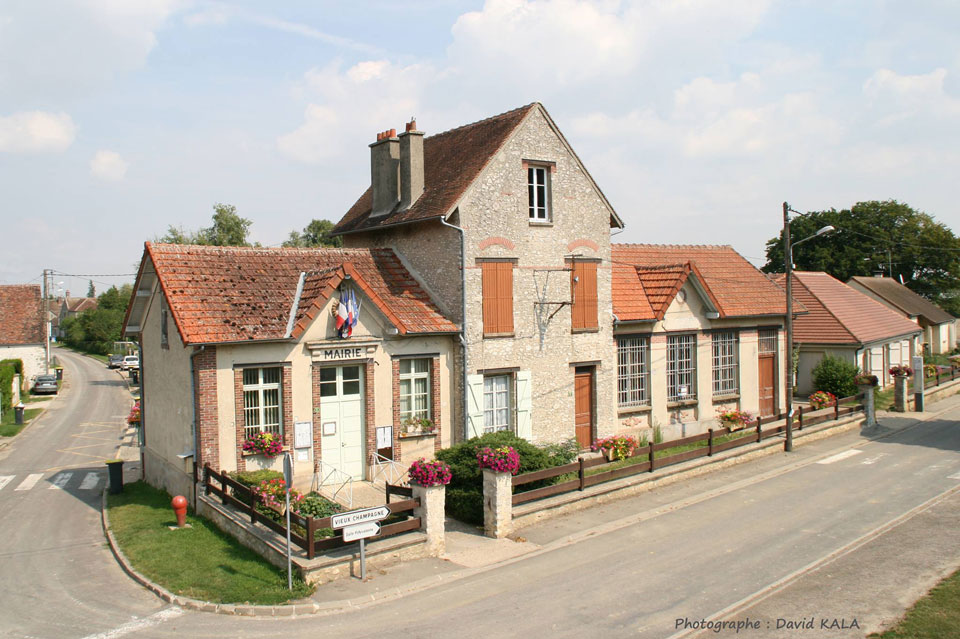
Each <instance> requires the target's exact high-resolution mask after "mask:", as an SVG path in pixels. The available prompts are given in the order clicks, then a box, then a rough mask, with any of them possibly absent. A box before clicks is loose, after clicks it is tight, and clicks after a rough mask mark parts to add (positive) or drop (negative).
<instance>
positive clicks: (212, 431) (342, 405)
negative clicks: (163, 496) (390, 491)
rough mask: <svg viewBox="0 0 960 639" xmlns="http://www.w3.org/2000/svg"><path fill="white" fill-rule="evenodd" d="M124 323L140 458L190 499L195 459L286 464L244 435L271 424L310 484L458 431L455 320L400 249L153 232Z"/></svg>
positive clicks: (417, 451) (229, 466)
mask: <svg viewBox="0 0 960 639" xmlns="http://www.w3.org/2000/svg"><path fill="white" fill-rule="evenodd" d="M354 300H355V304H354V303H352V302H353V301H354ZM341 307H342V309H341ZM341 310H342V311H343V314H344V315H347V311H348V310H349V311H351V313H352V315H353V316H355V317H356V318H357V319H356V322H355V324H354V325H353V326H352V330H351V332H350V334H349V335H347V334H346V332H345V331H343V332H341V331H338V328H337V317H338V313H340V311H341ZM124 333H125V334H126V335H128V336H130V337H132V338H134V339H136V340H137V341H138V342H139V344H140V349H141V371H142V376H143V379H142V398H141V402H142V428H143V436H144V439H143V446H142V449H141V450H142V457H143V464H144V472H145V475H146V478H147V480H148V481H149V482H150V483H152V484H154V485H156V486H161V487H163V488H165V489H167V490H168V491H170V492H174V493H177V492H179V493H181V494H185V495H190V496H191V498H192V495H193V491H192V490H190V487H191V482H192V475H193V472H194V465H195V464H196V466H197V468H202V467H203V465H204V464H210V466H211V467H212V468H214V469H217V470H225V471H238V470H256V469H260V468H271V469H275V470H281V469H282V460H281V458H280V457H277V458H274V459H269V458H267V457H265V456H263V455H251V454H248V453H246V452H244V450H243V443H244V441H245V440H246V439H247V438H249V437H251V436H253V435H255V434H256V433H259V432H264V431H265V432H270V433H273V434H275V435H276V436H278V437H279V438H280V440H281V441H282V443H283V447H284V449H285V450H289V451H290V452H291V453H292V456H293V459H294V469H295V472H294V474H295V484H296V485H298V486H299V487H301V488H309V487H310V486H311V484H312V483H313V479H314V475H315V474H316V473H321V474H322V475H323V476H324V477H328V476H330V475H331V474H332V475H333V476H334V477H336V478H340V479H341V480H343V479H346V478H353V479H358V480H362V479H372V478H373V476H374V475H375V474H376V472H377V469H378V467H379V465H380V464H382V463H388V462H389V461H390V460H394V461H404V462H409V461H412V460H414V459H416V458H418V457H427V458H430V457H432V456H433V453H434V451H435V450H437V449H439V448H440V447H441V446H449V445H450V442H451V432H452V413H451V410H450V406H451V401H450V396H451V392H452V391H451V388H450V379H451V378H452V377H453V376H452V374H451V370H450V369H451V366H452V352H453V347H454V340H453V339H452V337H451V336H452V335H455V333H456V328H455V326H454V325H453V324H452V323H451V322H450V321H449V320H448V319H447V318H445V317H444V316H443V315H442V314H441V313H440V312H439V310H438V309H437V307H436V306H435V305H434V303H433V302H432V301H431V299H430V298H429V296H428V295H427V294H426V292H425V291H424V290H423V288H421V286H420V285H419V284H418V282H417V281H416V280H415V279H413V277H412V276H411V275H410V273H409V272H408V271H407V270H406V268H404V266H403V265H402V263H401V262H400V260H399V259H398V258H397V256H396V255H395V254H394V253H393V251H391V250H389V249H270V248H237V247H213V246H178V245H169V244H151V243H149V242H148V243H146V245H145V249H144V254H143V259H142V261H141V264H140V269H139V273H138V275H137V281H136V285H135V294H134V296H133V298H132V300H131V303H130V306H129V307H128V309H127V315H126V319H125V321H124ZM414 422H416V423H414Z"/></svg>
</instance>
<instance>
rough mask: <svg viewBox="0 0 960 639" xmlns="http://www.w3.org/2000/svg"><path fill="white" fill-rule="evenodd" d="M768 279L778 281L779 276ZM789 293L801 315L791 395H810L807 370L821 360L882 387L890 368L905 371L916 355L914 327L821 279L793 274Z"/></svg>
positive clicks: (823, 276)
mask: <svg viewBox="0 0 960 639" xmlns="http://www.w3.org/2000/svg"><path fill="white" fill-rule="evenodd" d="M773 277H774V279H775V281H777V282H778V283H780V284H782V283H783V281H784V275H783V274H779V275H775V276H773ZM791 288H792V289H793V291H792V292H793V297H794V299H796V300H798V301H799V302H800V303H802V304H803V306H804V307H806V309H807V313H806V314H803V315H799V316H798V317H797V318H796V319H795V320H794V324H793V341H794V344H795V345H796V346H795V348H796V349H797V351H798V352H799V357H798V360H797V382H796V391H797V394H800V395H806V394H809V393H812V392H813V390H814V388H813V369H814V367H815V366H816V365H817V364H818V363H819V362H820V360H822V359H823V357H824V356H825V355H832V356H834V357H838V358H840V359H844V360H846V361H848V362H852V363H854V364H856V365H857V366H859V367H860V370H862V371H864V372H867V373H870V374H872V375H876V376H877V377H878V378H879V380H880V384H881V386H886V385H887V384H889V383H890V381H891V377H890V374H889V369H890V367H891V366H893V365H894V364H905V365H909V364H910V358H911V357H912V356H913V355H916V354H918V353H919V352H920V351H919V349H920V335H921V330H920V327H919V326H917V324H915V323H914V322H911V321H910V320H909V319H907V318H905V317H904V316H903V315H901V314H900V313H897V312H895V311H893V310H891V309H890V308H888V307H887V306H884V305H883V304H881V303H880V302H877V301H876V300H874V299H872V298H871V297H868V296H867V295H865V294H864V293H861V292H860V291H857V290H854V289H853V288H851V287H850V286H847V285H846V284H844V283H843V282H841V281H840V280H838V279H836V278H835V277H833V276H831V275H829V274H827V273H823V272H813V271H796V272H794V277H793V283H792V286H791Z"/></svg>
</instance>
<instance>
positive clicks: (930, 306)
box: [850, 277, 956, 324]
mask: <svg viewBox="0 0 960 639" xmlns="http://www.w3.org/2000/svg"><path fill="white" fill-rule="evenodd" d="M850 281H851V282H856V283H857V284H859V285H860V286H862V287H864V288H865V289H867V290H869V291H871V292H872V293H873V294H874V295H876V296H878V297H882V298H883V299H885V300H886V301H887V302H888V303H889V304H890V305H891V306H894V307H896V308H898V309H900V310H901V311H903V313H904V314H905V315H910V316H913V317H922V318H923V319H924V320H926V321H927V322H928V323H929V324H944V323H946V322H952V321H953V320H955V319H956V318H955V317H954V316H953V315H951V314H950V313H948V312H946V311H945V310H943V309H942V308H940V307H939V306H937V305H936V304H934V303H933V302H931V301H930V300H928V299H927V298H925V297H923V296H922V295H918V294H917V293H914V292H913V291H911V290H910V289H909V288H907V287H906V286H904V285H903V284H901V283H900V282H898V281H896V280H895V279H893V278H890V277H851V278H850Z"/></svg>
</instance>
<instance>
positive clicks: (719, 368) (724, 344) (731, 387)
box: [710, 331, 740, 397]
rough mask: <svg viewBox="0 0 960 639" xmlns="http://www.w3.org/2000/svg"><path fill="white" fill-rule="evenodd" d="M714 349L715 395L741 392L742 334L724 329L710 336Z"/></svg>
mask: <svg viewBox="0 0 960 639" xmlns="http://www.w3.org/2000/svg"><path fill="white" fill-rule="evenodd" d="M710 341H711V342H712V350H713V396H714V397H721V396H724V395H736V394H738V393H739V392H740V335H739V333H737V331H723V332H722V333H713V334H712V335H711V336H710Z"/></svg>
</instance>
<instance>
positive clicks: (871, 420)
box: [860, 384, 877, 428]
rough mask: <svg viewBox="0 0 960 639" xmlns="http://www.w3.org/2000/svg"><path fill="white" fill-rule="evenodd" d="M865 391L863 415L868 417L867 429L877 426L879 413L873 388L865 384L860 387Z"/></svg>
mask: <svg viewBox="0 0 960 639" xmlns="http://www.w3.org/2000/svg"><path fill="white" fill-rule="evenodd" d="M860 388H861V389H863V392H862V395H863V413H864V415H865V417H866V419H865V420H864V424H863V425H864V426H866V427H867V428H869V427H871V426H876V425H877V411H876V407H875V404H874V399H873V386H872V385H869V384H864V385H863V386H861V387H860Z"/></svg>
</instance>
